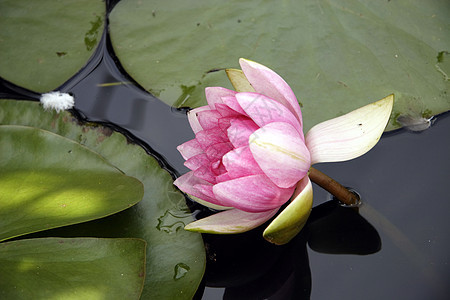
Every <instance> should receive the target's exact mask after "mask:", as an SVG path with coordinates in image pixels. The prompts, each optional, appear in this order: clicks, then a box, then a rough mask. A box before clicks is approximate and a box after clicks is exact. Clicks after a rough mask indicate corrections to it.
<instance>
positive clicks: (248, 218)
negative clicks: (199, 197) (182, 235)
mask: <svg viewBox="0 0 450 300" xmlns="http://www.w3.org/2000/svg"><path fill="white" fill-rule="evenodd" d="M277 211H278V208H276V209H273V210H269V211H265V212H260V213H249V212H245V211H242V210H238V209H236V208H235V209H230V210H227V211H223V212H220V213H217V214H214V215H212V216H209V217H206V218H204V219H201V220H198V221H195V222H192V223H190V224H188V225H186V226H185V227H184V229H186V230H189V231H197V232H203V233H218V234H231V233H242V232H246V231H249V230H251V229H253V228H256V227H258V226H259V225H261V224H264V223H265V222H266V221H267V220H269V219H270V218H272V217H273V216H274V215H275V214H276V213H277Z"/></svg>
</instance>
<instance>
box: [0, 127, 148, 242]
mask: <svg viewBox="0 0 450 300" xmlns="http://www.w3.org/2000/svg"><path fill="white" fill-rule="evenodd" d="M143 195H144V187H143V185H142V183H141V182H139V180H137V179H135V178H133V177H129V176H125V175H124V174H123V173H122V172H121V171H120V170H118V169H117V168H115V167H114V166H112V165H111V164H109V163H108V162H107V161H105V160H104V159H103V157H101V156H100V155H98V154H97V153H95V152H93V151H91V150H89V149H88V148H86V147H83V146H81V145H80V144H79V143H76V142H74V141H72V140H69V139H67V138H64V137H61V136H59V135H56V134H54V133H52V132H49V131H46V130H42V129H38V128H34V127H27V126H17V125H0V240H3V239H7V238H12V237H15V236H18V235H23V234H26V233H31V232H35V231H41V230H45V229H49V228H54V227H60V226H65V225H69V224H74V223H80V222H85V221H89V220H93V219H98V218H101V217H104V216H107V215H111V214H113V213H116V212H119V211H121V210H124V209H126V208H128V207H130V206H132V205H134V204H136V203H137V202H139V201H140V200H141V199H142V197H143Z"/></svg>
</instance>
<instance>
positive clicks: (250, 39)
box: [110, 0, 450, 131]
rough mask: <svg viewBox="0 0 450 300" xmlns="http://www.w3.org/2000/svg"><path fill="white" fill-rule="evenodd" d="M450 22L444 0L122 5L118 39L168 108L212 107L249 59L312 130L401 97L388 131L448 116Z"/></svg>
mask: <svg viewBox="0 0 450 300" xmlns="http://www.w3.org/2000/svg"><path fill="white" fill-rule="evenodd" d="M449 14H450V5H448V1H446V0H437V1H432V2H429V1H420V0H414V1H409V0H401V1H370V0H364V1H350V0H347V1H336V0H333V1H290V2H283V3H280V4H279V5H273V4H272V3H271V2H264V3H259V2H258V3H256V2H252V1H250V2H249V1H238V0H234V1H226V2H224V1H219V0H215V1H211V0H209V1H192V0H190V1H184V0H183V1H162V0H160V1H139V0H123V1H121V2H119V3H118V4H117V5H116V7H115V8H114V9H113V11H112V12H111V15H110V25H111V26H110V31H111V40H112V44H113V47H114V51H115V52H116V54H117V56H118V58H119V60H120V61H121V63H122V65H123V67H124V68H125V70H126V71H127V72H128V73H129V74H130V75H131V76H132V77H133V78H134V79H135V80H136V81H137V82H138V83H139V84H140V85H142V86H143V87H144V88H145V89H147V90H148V91H150V92H151V93H153V94H154V95H155V96H157V97H159V98H160V99H162V100H163V101H164V102H166V103H167V104H169V105H174V106H177V107H180V106H191V107H197V106H201V105H205V104H206V100H205V97H204V88H205V87H207V86H224V87H228V88H231V85H230V84H229V83H228V82H227V79H226V76H225V74H224V73H223V72H222V71H221V70H222V69H224V68H236V67H238V59H239V58H240V57H244V58H248V59H251V60H254V61H257V62H259V63H262V64H264V65H266V66H268V67H269V68H271V69H273V70H274V71H276V72H277V73H279V74H280V75H281V76H282V77H283V78H284V79H285V80H286V81H287V82H288V83H289V84H290V85H291V87H292V89H293V90H294V92H295V94H296V95H297V97H298V99H299V102H300V103H301V105H302V106H303V107H302V110H303V115H304V122H305V131H307V130H308V129H309V128H311V127H312V126H313V125H315V124H317V123H319V122H322V121H325V120H327V119H331V118H333V117H336V116H339V115H342V114H344V113H347V112H349V111H352V110H354V109H356V108H358V107H361V106H364V105H366V104H368V103H371V102H374V101H376V100H377V99H381V98H383V97H385V96H387V95H389V94H392V93H394V94H395V97H396V105H395V107H394V110H393V114H392V117H391V121H390V124H389V125H388V130H390V129H394V128H398V127H399V126H400V124H399V123H398V122H395V120H396V118H397V117H399V116H400V115H404V114H407V113H409V112H410V110H411V106H413V107H417V106H418V107H420V109H419V110H418V111H417V112H416V113H417V114H419V115H421V116H422V117H429V116H431V115H436V114H439V113H441V112H444V111H447V110H449V109H450V95H449V85H450V82H449V80H448V74H446V73H445V69H446V68H445V66H442V62H441V61H439V58H442V56H443V55H442V53H448V51H449V49H450V40H449V39H448V36H450V19H449V18H448V16H449ZM443 72H444V73H445V74H444V73H443ZM446 75H447V76H446Z"/></svg>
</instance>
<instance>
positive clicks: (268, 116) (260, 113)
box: [236, 93, 303, 138]
mask: <svg viewBox="0 0 450 300" xmlns="http://www.w3.org/2000/svg"><path fill="white" fill-rule="evenodd" d="M236 99H237V101H238V102H239V105H240V106H241V107H242V109H243V110H244V111H245V113H246V114H247V115H248V116H249V117H250V118H251V119H252V120H253V121H255V123H256V124H257V125H258V126H259V127H263V126H264V125H266V124H269V123H272V122H286V123H289V124H291V125H292V126H293V127H294V128H295V129H296V130H297V132H298V133H299V134H300V136H301V137H302V138H303V131H302V130H303V129H302V125H301V124H300V123H299V121H298V120H297V118H296V117H295V115H293V114H292V112H291V111H290V110H289V109H287V108H286V107H285V106H283V105H282V104H280V103H279V102H277V101H275V100H274V99H271V98H268V97H266V96H264V95H261V94H258V93H238V94H236Z"/></svg>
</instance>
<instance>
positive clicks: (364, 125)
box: [306, 95, 394, 164]
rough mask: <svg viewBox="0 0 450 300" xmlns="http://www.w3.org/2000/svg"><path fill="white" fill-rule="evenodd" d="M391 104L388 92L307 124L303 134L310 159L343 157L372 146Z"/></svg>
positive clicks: (345, 158) (386, 118)
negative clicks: (350, 108) (339, 114)
mask: <svg viewBox="0 0 450 300" xmlns="http://www.w3.org/2000/svg"><path fill="white" fill-rule="evenodd" d="M393 104H394V95H389V96H387V97H386V98H384V99H381V100H379V101H377V102H374V103H371V104H369V105H366V106H363V107H361V108H359V109H357V110H354V111H352V112H350V113H348V114H346V115H343V116H340V117H338V118H334V119H331V120H328V121H325V122H322V123H320V124H317V125H316V126H314V127H313V128H311V130H310V131H309V132H308V133H307V134H306V145H307V147H308V149H309V151H310V153H311V163H312V164H315V163H319V162H334V161H345V160H349V159H353V158H356V157H358V156H361V155H363V154H364V153H366V152H367V151H369V150H370V149H372V147H373V146H375V144H376V143H377V142H378V140H379V139H380V137H381V134H382V133H383V131H384V128H385V127H386V124H387V122H388V121H389V116H390V115H391V111H392V106H393Z"/></svg>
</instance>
